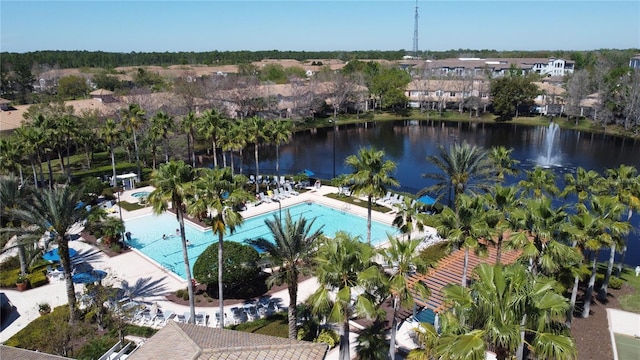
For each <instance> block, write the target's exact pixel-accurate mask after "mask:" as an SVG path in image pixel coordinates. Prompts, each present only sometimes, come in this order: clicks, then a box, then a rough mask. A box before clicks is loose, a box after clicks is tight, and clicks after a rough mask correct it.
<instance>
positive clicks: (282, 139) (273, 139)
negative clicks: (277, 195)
mask: <svg viewBox="0 0 640 360" xmlns="http://www.w3.org/2000/svg"><path fill="white" fill-rule="evenodd" d="M292 127H293V126H292V123H291V122H290V121H286V120H277V121H271V122H269V123H268V132H269V137H270V139H269V142H270V143H271V144H274V145H275V146H276V175H278V176H280V145H282V144H286V143H287V142H289V140H291V134H292V131H291V128H292Z"/></svg>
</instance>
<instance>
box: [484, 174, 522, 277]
mask: <svg viewBox="0 0 640 360" xmlns="http://www.w3.org/2000/svg"><path fill="white" fill-rule="evenodd" d="M483 201H484V204H485V206H486V207H487V209H486V212H485V219H486V221H487V225H488V226H489V228H490V229H495V230H496V231H495V232H494V233H493V235H495V236H491V237H490V238H487V239H489V240H491V241H492V242H493V243H494V244H495V246H496V264H499V263H500V260H501V257H502V245H503V242H504V235H505V232H507V231H517V230H520V229H518V228H516V224H515V223H514V221H513V220H514V219H513V218H512V216H511V212H512V211H513V210H515V209H516V208H517V207H519V206H521V201H520V198H519V197H518V189H517V188H516V187H515V186H509V187H502V186H501V185H499V184H497V185H496V186H495V187H494V188H493V189H492V190H491V191H490V192H488V193H486V194H485V196H484V199H483Z"/></svg>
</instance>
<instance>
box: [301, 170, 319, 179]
mask: <svg viewBox="0 0 640 360" xmlns="http://www.w3.org/2000/svg"><path fill="white" fill-rule="evenodd" d="M302 172H303V173H304V174H305V175H307V176H309V177H311V176H313V175H315V174H316V173H314V172H313V171H311V170H309V169H304V171H302Z"/></svg>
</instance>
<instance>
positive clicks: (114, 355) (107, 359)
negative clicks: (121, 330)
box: [98, 341, 131, 360]
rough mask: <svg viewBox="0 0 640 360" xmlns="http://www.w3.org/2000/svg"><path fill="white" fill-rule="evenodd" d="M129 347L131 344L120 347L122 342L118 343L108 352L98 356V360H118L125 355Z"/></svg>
mask: <svg viewBox="0 0 640 360" xmlns="http://www.w3.org/2000/svg"><path fill="white" fill-rule="evenodd" d="M130 345H131V343H130V342H129V343H127V345H125V346H124V347H122V341H118V343H117V344H115V345H113V346H112V347H111V349H109V351H107V352H106V353H104V354H103V355H102V356H100V358H99V359H98V360H120V358H121V357H122V356H123V355H125V354H126V353H127V350H128V349H129V346H130ZM118 349H120V350H118Z"/></svg>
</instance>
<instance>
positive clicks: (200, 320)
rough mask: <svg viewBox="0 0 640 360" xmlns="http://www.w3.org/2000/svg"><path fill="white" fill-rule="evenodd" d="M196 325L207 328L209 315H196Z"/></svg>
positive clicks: (200, 313)
mask: <svg viewBox="0 0 640 360" xmlns="http://www.w3.org/2000/svg"><path fill="white" fill-rule="evenodd" d="M196 325H202V326H207V314H205V313H203V312H199V313H197V314H196Z"/></svg>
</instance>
